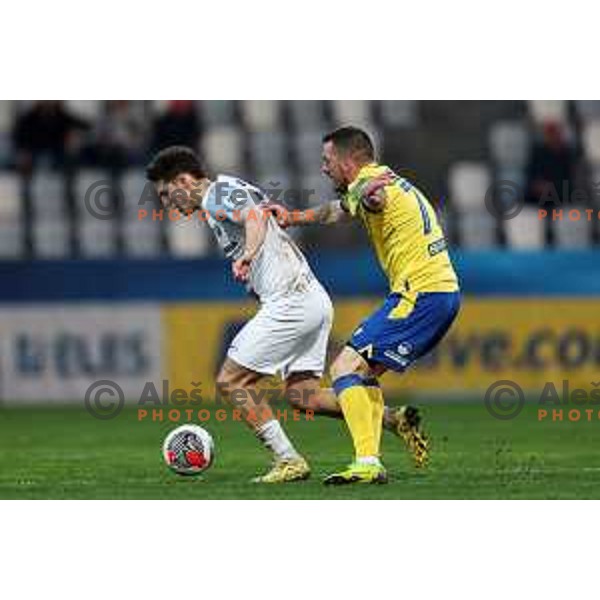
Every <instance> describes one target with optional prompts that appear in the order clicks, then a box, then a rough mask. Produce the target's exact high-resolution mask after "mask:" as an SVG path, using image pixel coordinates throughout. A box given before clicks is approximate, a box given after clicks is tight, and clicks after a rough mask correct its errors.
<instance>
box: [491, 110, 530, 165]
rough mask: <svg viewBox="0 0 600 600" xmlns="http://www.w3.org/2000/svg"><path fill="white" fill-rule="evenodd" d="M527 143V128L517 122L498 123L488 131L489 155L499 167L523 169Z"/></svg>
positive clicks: (527, 150)
mask: <svg viewBox="0 0 600 600" xmlns="http://www.w3.org/2000/svg"><path fill="white" fill-rule="evenodd" d="M529 143H530V142H529V134H528V131H527V128H526V127H525V125H524V124H523V123H519V122H518V121H500V122H498V123H495V124H494V125H493V126H492V127H491V129H490V136H489V145H490V153H491V157H492V160H493V161H494V163H495V164H496V165H497V166H499V167H518V168H523V167H525V165H526V163H527V159H528V155H529Z"/></svg>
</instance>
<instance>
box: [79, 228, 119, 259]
mask: <svg viewBox="0 0 600 600" xmlns="http://www.w3.org/2000/svg"><path fill="white" fill-rule="evenodd" d="M116 226H117V223H115V221H113V220H110V221H101V220H94V221H91V220H86V221H83V222H82V223H80V224H79V227H78V229H77V233H78V238H79V251H80V252H81V254H82V256H84V257H85V258H110V257H112V256H114V255H115V254H116Z"/></svg>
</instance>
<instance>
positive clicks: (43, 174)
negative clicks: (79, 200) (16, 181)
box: [31, 169, 67, 218]
mask: <svg viewBox="0 0 600 600" xmlns="http://www.w3.org/2000/svg"><path fill="white" fill-rule="evenodd" d="M65 194H66V190H65V181H64V177H63V175H62V174H60V173H57V172H56V171H48V170H46V169H40V170H38V171H36V172H35V174H34V176H33V178H32V180H31V200H32V206H33V212H34V214H35V215H36V216H37V217H38V218H52V217H57V216H61V215H65V214H66V213H67V203H66V198H65Z"/></svg>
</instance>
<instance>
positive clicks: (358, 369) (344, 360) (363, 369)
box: [329, 346, 371, 381]
mask: <svg viewBox="0 0 600 600" xmlns="http://www.w3.org/2000/svg"><path fill="white" fill-rule="evenodd" d="M370 371H371V369H370V367H369V365H368V363H367V361H366V360H365V359H364V358H363V357H362V356H361V355H360V354H359V353H358V352H356V350H354V349H353V348H350V347H349V346H346V347H345V348H344V349H343V350H342V351H341V352H340V354H339V355H338V357H337V358H336V359H335V360H334V361H333V364H332V365H331V367H330V368H329V373H330V375H331V379H332V380H333V381H335V380H336V379H339V378H340V377H343V376H344V375H350V374H352V373H356V374H359V375H365V376H368V375H370Z"/></svg>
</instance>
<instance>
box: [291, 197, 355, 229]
mask: <svg viewBox="0 0 600 600" xmlns="http://www.w3.org/2000/svg"><path fill="white" fill-rule="evenodd" d="M349 218H350V216H349V215H348V213H347V212H346V211H345V210H344V209H343V208H342V205H341V202H340V201H339V200H333V201H331V202H325V203H324V204H321V205H320V206H317V207H316V208H311V209H309V210H305V211H303V212H302V213H301V214H300V218H299V219H298V220H296V219H295V218H294V221H293V225H314V224H318V225H333V224H334V223H339V222H340V221H345V220H347V219H349Z"/></svg>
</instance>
